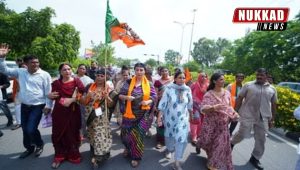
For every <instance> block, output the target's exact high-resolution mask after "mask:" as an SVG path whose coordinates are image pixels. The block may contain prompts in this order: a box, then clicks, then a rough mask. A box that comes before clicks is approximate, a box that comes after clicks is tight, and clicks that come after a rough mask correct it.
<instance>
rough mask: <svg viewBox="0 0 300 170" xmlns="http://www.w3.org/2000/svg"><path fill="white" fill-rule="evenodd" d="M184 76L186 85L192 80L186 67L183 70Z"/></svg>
mask: <svg viewBox="0 0 300 170" xmlns="http://www.w3.org/2000/svg"><path fill="white" fill-rule="evenodd" d="M184 75H185V83H188V82H189V81H191V80H192V74H191V73H190V70H189V68H188V67H186V68H184Z"/></svg>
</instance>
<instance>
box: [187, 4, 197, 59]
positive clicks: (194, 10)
mask: <svg viewBox="0 0 300 170" xmlns="http://www.w3.org/2000/svg"><path fill="white" fill-rule="evenodd" d="M196 11H197V9H193V11H192V12H193V22H192V33H191V40H190V47H189V54H188V62H189V61H190V56H191V54H192V53H191V52H192V51H191V48H192V41H193V33H194V25H195V14H196Z"/></svg>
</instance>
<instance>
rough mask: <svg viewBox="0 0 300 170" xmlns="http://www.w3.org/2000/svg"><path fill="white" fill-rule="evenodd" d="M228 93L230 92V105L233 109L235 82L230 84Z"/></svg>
mask: <svg viewBox="0 0 300 170" xmlns="http://www.w3.org/2000/svg"><path fill="white" fill-rule="evenodd" d="M230 92H231V97H230V104H231V106H232V107H233V108H234V107H235V97H236V82H234V83H232V85H231V89H230Z"/></svg>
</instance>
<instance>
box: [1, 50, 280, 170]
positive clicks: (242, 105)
mask: <svg viewBox="0 0 300 170" xmlns="http://www.w3.org/2000/svg"><path fill="white" fill-rule="evenodd" d="M8 52H9V47H8V46H7V45H5V44H2V45H1V47H0V72H1V74H0V78H1V79H0V80H1V82H0V87H1V89H5V88H7V86H9V81H8V78H7V76H9V77H13V78H15V80H16V82H17V84H19V85H18V88H17V95H16V99H17V101H18V104H19V105H20V109H19V110H20V111H19V112H20V113H21V116H20V118H19V119H20V123H19V124H20V125H21V127H22V131H23V145H24V147H25V149H26V150H25V151H24V152H23V153H22V154H21V155H20V158H21V159H24V158H26V157H27V156H29V155H31V154H33V153H34V155H35V156H36V157H39V156H40V155H41V154H42V152H43V145H44V142H43V140H42V137H41V134H40V131H39V130H38V125H39V123H40V120H41V117H42V114H45V115H47V114H52V122H53V123H52V143H53V147H54V152H55V153H54V158H53V162H52V164H51V167H52V168H54V169H56V168H59V167H60V165H61V164H62V163H63V162H64V161H69V162H71V163H74V164H79V163H80V162H81V159H82V158H81V154H80V152H79V147H80V145H81V140H82V139H83V138H84V137H87V139H88V141H89V144H90V155H91V158H90V162H91V165H92V166H93V167H95V168H96V167H98V166H99V165H100V164H102V163H104V162H105V160H107V159H109V157H110V151H111V146H112V144H113V141H112V140H113V139H112V134H111V127H110V121H111V118H112V115H113V114H114V115H115V117H116V118H117V123H118V125H119V126H120V130H121V135H120V140H121V141H122V143H123V145H124V151H123V153H122V154H123V156H124V157H126V158H129V160H130V162H129V163H130V165H131V166H132V167H134V168H135V167H137V166H139V163H140V161H141V160H142V158H143V153H144V139H145V137H146V136H147V134H148V133H149V129H150V127H151V125H152V124H153V123H155V124H156V125H157V126H156V132H157V133H156V146H155V147H156V148H157V149H161V148H162V147H164V146H165V147H166V151H165V155H164V156H165V157H166V158H167V159H171V158H172V157H174V160H175V161H174V163H173V165H172V168H173V169H175V170H181V169H182V163H183V162H182V158H183V154H184V152H185V149H186V146H187V144H188V143H189V142H191V144H192V145H193V146H195V149H196V152H197V153H198V154H200V151H201V149H202V150H204V151H205V152H206V154H207V165H206V166H207V168H208V169H210V170H217V169H222V170H232V169H234V168H233V163H232V156H231V153H232V151H233V148H234V145H236V144H238V143H239V142H241V141H242V140H243V139H244V138H245V136H247V135H248V134H249V133H250V132H251V130H252V129H253V130H254V139H255V146H254V149H253V152H252V155H251V157H250V160H249V162H250V163H251V164H252V165H253V166H254V167H255V168H257V169H263V166H262V164H261V163H260V161H259V160H260V159H261V157H262V156H263V153H264V145H265V141H266V136H265V134H266V133H267V130H268V128H269V126H272V124H273V122H274V117H275V113H276V101H277V92H276V89H275V88H274V87H273V86H272V85H271V84H270V83H269V82H268V72H267V70H266V69H264V68H260V69H258V70H257V71H256V80H255V81H252V82H248V83H246V84H243V83H242V82H243V80H244V75H243V74H242V73H238V74H236V81H235V82H233V83H232V84H229V85H228V86H227V88H224V86H225V79H224V75H223V74H221V73H214V74H212V75H211V77H210V78H209V77H208V75H207V74H206V73H205V72H203V71H201V72H199V74H198V78H197V80H196V81H195V82H191V79H190V75H188V74H187V73H186V72H184V71H182V70H180V69H176V70H175V73H174V74H173V75H171V73H170V72H171V71H170V70H168V68H166V67H159V68H158V71H157V75H155V76H153V75H152V69H151V68H149V67H146V66H145V65H144V64H143V63H136V64H135V65H134V68H133V69H134V75H130V68H128V67H126V66H123V67H122V69H121V71H120V72H116V71H114V70H113V69H112V67H111V66H109V67H108V68H103V67H99V66H98V63H97V62H95V61H93V62H92V63H91V66H90V67H88V66H86V65H84V64H80V65H79V66H78V68H77V71H76V74H73V71H72V66H71V65H70V64H68V63H63V64H61V65H60V66H59V68H58V70H59V77H58V79H56V80H54V81H52V79H51V76H50V75H49V73H47V72H46V71H43V70H42V69H41V68H40V67H39V65H40V63H39V60H38V58H37V57H36V56H34V55H27V56H25V57H24V59H23V65H25V66H22V64H20V65H19V66H20V68H8V67H7V66H6V64H5V57H6V55H7V54H8ZM2 94H3V98H2V99H1V103H0V107H1V108H2V109H3V110H5V109H6V108H7V104H6V100H5V99H6V98H5V93H2ZM16 106H17V104H16ZM5 115H6V116H7V119H8V122H7V126H11V125H12V123H13V118H12V115H11V113H10V111H9V109H8V108H7V111H6V112H5ZM154 120H156V122H154ZM238 122H240V127H239V129H238V130H237V132H236V133H235V134H233V131H234V129H235V127H236V125H237V123H238ZM17 125H18V123H17Z"/></svg>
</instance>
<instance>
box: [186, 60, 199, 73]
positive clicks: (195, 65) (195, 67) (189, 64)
mask: <svg viewBox="0 0 300 170" xmlns="http://www.w3.org/2000/svg"><path fill="white" fill-rule="evenodd" d="M186 67H187V68H189V70H190V71H191V72H198V71H199V70H200V65H199V64H198V63H197V62H196V61H190V62H187V63H185V64H183V68H186Z"/></svg>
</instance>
